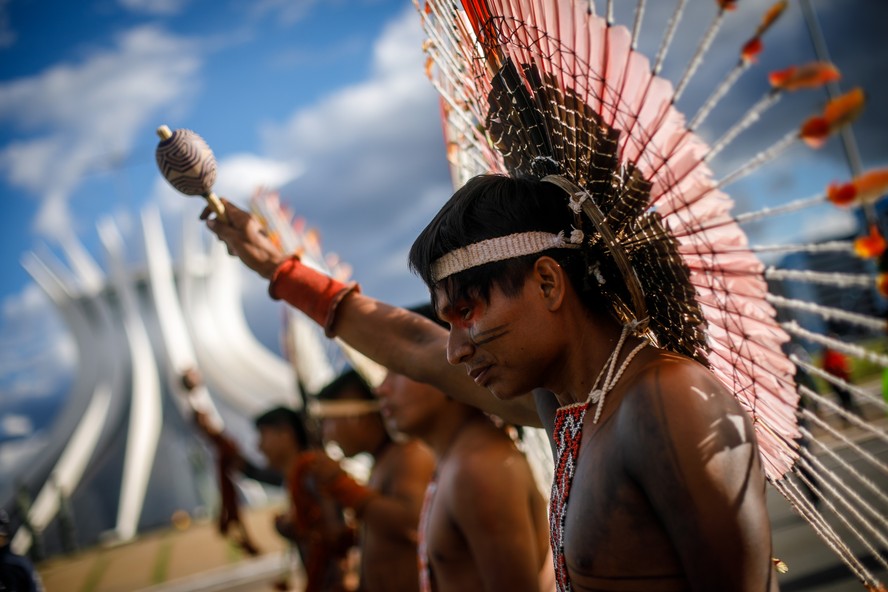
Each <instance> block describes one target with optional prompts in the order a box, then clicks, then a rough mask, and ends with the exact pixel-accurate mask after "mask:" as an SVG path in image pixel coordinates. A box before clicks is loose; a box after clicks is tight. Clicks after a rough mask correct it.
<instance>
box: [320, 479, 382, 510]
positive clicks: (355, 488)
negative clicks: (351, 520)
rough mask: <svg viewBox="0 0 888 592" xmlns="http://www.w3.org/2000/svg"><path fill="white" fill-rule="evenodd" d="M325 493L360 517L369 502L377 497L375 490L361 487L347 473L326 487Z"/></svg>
mask: <svg viewBox="0 0 888 592" xmlns="http://www.w3.org/2000/svg"><path fill="white" fill-rule="evenodd" d="M324 491H325V492H326V493H327V494H328V495H329V496H330V497H332V498H333V499H334V500H336V503H338V504H339V505H340V506H342V507H344V508H351V509H353V510H354V511H355V512H357V514H358V516H360V515H361V512H362V511H363V510H364V506H366V505H367V502H368V501H370V499H371V498H373V497H376V495H377V494H376V492H375V491H374V490H373V489H370V488H369V487H366V486H364V485H361V484H360V483H358V482H357V481H355V480H354V479H352V478H351V476H349V475H348V474H347V473H345V472H342V473H340V474H339V475H337V476H336V478H335V479H333V481H332V482H330V483H329V484H328V485H327V486H326V487H324Z"/></svg>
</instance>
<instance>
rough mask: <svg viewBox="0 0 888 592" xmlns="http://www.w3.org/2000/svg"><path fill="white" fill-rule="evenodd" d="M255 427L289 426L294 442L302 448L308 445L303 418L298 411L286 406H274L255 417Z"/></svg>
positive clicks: (308, 440) (307, 434)
mask: <svg viewBox="0 0 888 592" xmlns="http://www.w3.org/2000/svg"><path fill="white" fill-rule="evenodd" d="M254 423H255V424H256V428H257V429H259V428H266V427H268V428H289V429H291V430H293V435H294V436H295V438H296V443H297V444H298V445H299V447H300V448H302V449H307V448H309V447H310V444H311V442H310V439H309V433H308V428H307V427H306V425H305V419H304V418H303V416H302V415H301V414H300V413H299V412H298V411H294V410H293V409H290V408H288V407H275V408H274V409H269V410H268V411H266V412H265V413H263V414H261V415H259V416H258V417H256V419H255V421H254Z"/></svg>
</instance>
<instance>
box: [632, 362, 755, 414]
mask: <svg viewBox="0 0 888 592" xmlns="http://www.w3.org/2000/svg"><path fill="white" fill-rule="evenodd" d="M627 378H629V379H630V382H629V384H628V386H627V390H626V393H625V396H624V398H623V402H622V404H621V405H620V409H619V414H620V415H621V416H628V418H627V419H633V418H635V419H638V418H641V417H644V416H648V415H650V414H652V413H655V412H657V411H658V410H659V411H660V412H661V413H665V414H666V415H667V416H674V417H676V418H683V419H684V420H693V419H694V418H697V417H699V418H700V419H701V420H705V419H706V418H711V416H712V415H713V414H715V415H721V414H724V413H734V412H737V411H740V405H739V404H738V403H737V400H736V399H735V398H734V397H733V396H732V395H731V393H730V392H728V390H727V389H726V388H725V386H724V384H723V383H722V382H721V381H720V380H719V379H718V378H717V377H716V376H715V375H714V374H713V373H712V372H710V371H709V369H708V368H706V367H705V366H703V365H701V364H699V363H698V362H696V361H694V360H692V359H690V358H688V357H685V356H682V355H678V354H674V353H672V352H667V351H663V350H652V352H651V355H649V356H647V357H646V358H645V359H644V360H643V363H642V364H641V365H639V367H638V369H637V370H636V371H635V372H634V373H633V374H632V375H631V376H628V377H627Z"/></svg>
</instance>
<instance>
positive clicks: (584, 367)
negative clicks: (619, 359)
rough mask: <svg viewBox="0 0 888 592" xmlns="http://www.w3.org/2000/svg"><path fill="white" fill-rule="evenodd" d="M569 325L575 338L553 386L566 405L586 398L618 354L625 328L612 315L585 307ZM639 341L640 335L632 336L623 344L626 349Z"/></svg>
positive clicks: (568, 330)
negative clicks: (616, 351)
mask: <svg viewBox="0 0 888 592" xmlns="http://www.w3.org/2000/svg"><path fill="white" fill-rule="evenodd" d="M568 327H569V328H568ZM568 327H565V334H567V335H572V336H575V337H573V338H572V339H569V340H568V343H567V347H565V353H564V355H563V357H562V363H561V364H560V366H559V368H558V372H557V373H556V374H555V380H554V381H553V382H552V387H549V388H550V390H552V391H553V392H555V393H556V397H557V399H558V402H559V403H561V404H562V405H569V404H571V403H577V402H580V401H585V400H586V398H587V397H588V396H589V392H590V391H591V390H592V388H593V385H594V384H595V380H596V379H597V378H598V376H599V374H600V373H601V371H602V369H603V368H604V366H605V365H606V364H607V363H608V361H609V359H610V357H611V355H612V354H613V353H614V350H615V348H616V347H617V343H618V342H619V341H620V334H621V333H622V330H623V328H622V326H620V324H619V323H617V321H615V320H614V319H612V318H611V317H610V316H609V315H593V314H590V313H589V312H587V311H586V310H585V309H582V310H581V311H579V314H575V315H573V318H572V319H570V324H569V325H568ZM638 341H639V339H638V338H637V337H634V336H628V337H627V339H626V342H625V343H624V345H623V350H624V352H625V351H628V350H630V349H631V348H632V347H634V346H635V344H637V343H638ZM599 386H600V385H599Z"/></svg>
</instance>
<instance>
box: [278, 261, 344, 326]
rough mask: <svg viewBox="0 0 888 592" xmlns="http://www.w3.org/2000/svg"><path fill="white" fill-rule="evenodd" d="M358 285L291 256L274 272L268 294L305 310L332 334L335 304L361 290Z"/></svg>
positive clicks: (337, 304)
mask: <svg viewBox="0 0 888 592" xmlns="http://www.w3.org/2000/svg"><path fill="white" fill-rule="evenodd" d="M360 290H361V289H360V287H359V286H358V284H356V283H354V282H352V283H349V284H343V283H342V282H340V281H337V280H334V279H333V278H331V277H330V276H328V275H325V274H323V273H320V272H318V271H315V270H314V269H312V268H310V267H308V266H306V265H303V264H302V262H301V261H299V258H298V257H290V258H289V259H287V260H286V261H284V262H283V263H281V264H280V265H279V266H278V268H277V269H276V270H275V271H274V274H273V275H272V276H271V283H270V284H269V286H268V293H269V294H270V295H271V297H272V298H274V299H275V300H284V301H285V302H287V303H288V304H291V305H292V306H294V307H296V308H298V309H299V310H301V311H302V312H304V313H305V314H306V315H308V317H309V318H310V319H312V320H313V321H314V322H316V323H317V324H318V325H320V326H321V327H323V328H324V333H326V335H327V337H333V323H334V322H335V320H336V307H337V306H339V303H340V302H342V299H343V298H345V297H346V296H348V295H349V294H350V293H351V292H352V291H356V292H360Z"/></svg>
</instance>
